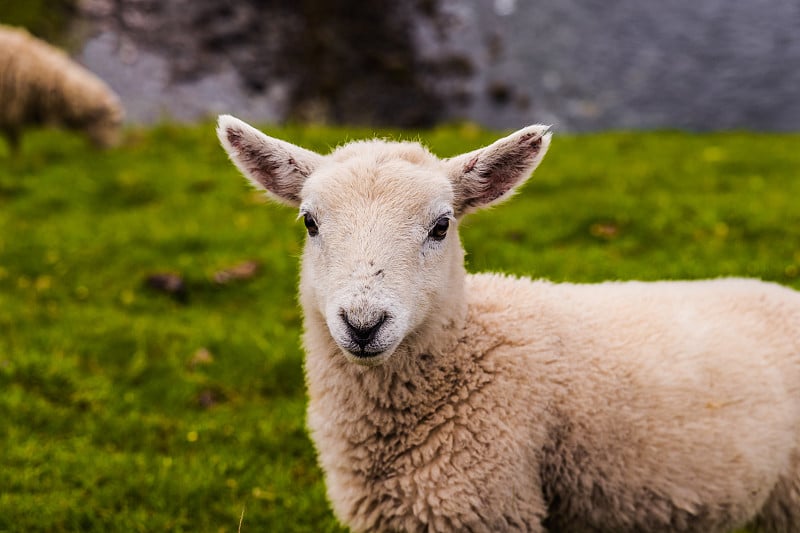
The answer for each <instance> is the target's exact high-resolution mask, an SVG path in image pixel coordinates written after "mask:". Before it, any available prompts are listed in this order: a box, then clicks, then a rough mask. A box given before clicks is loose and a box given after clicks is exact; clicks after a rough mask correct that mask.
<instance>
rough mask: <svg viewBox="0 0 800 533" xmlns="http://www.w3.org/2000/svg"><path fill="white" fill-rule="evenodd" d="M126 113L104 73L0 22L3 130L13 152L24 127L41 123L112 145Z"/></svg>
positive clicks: (0, 128) (0, 127) (0, 115)
mask: <svg viewBox="0 0 800 533" xmlns="http://www.w3.org/2000/svg"><path fill="white" fill-rule="evenodd" d="M123 116H124V111H123V108H122V105H121V104H120V101H119V98H118V97H117V95H116V94H114V92H113V91H112V90H111V89H110V88H109V87H108V85H106V84H105V82H103V81H102V80H101V79H100V78H98V77H97V76H95V75H94V74H92V73H91V72H89V71H88V70H86V69H85V68H84V67H82V66H81V65H79V64H77V63H75V62H74V61H72V60H71V59H70V58H69V57H68V56H67V55H66V54H65V53H64V52H63V51H61V50H59V49H58V48H55V47H53V46H51V45H49V44H47V43H45V42H44V41H41V40H39V39H36V38H35V37H33V36H32V35H31V34H29V33H28V32H27V31H25V30H23V29H19V28H13V27H10V26H2V25H0V131H2V133H3V134H4V135H5V137H6V140H7V141H8V145H9V147H10V149H11V151H12V152H16V151H18V149H19V144H20V137H21V134H22V130H23V129H24V128H25V127H26V126H28V125H41V124H55V125H61V126H64V127H67V128H70V129H73V130H80V131H83V132H85V133H86V134H87V135H88V137H89V139H90V140H91V141H92V142H93V143H94V144H95V145H96V146H98V147H109V146H113V145H115V144H117V143H118V142H119V137H120V126H121V123H122V120H123Z"/></svg>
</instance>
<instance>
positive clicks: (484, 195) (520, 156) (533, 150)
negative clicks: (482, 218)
mask: <svg viewBox="0 0 800 533" xmlns="http://www.w3.org/2000/svg"><path fill="white" fill-rule="evenodd" d="M542 137H543V136H542V135H540V134H538V133H527V134H525V135H523V136H521V137H520V138H519V139H518V141H517V143H516V145H515V146H512V147H510V148H508V149H507V150H506V151H504V152H502V153H500V154H490V155H489V156H488V157H486V161H480V159H481V157H480V155H479V156H477V157H475V158H474V159H473V160H472V161H470V162H469V164H468V165H467V167H466V169H465V172H477V173H478V176H477V179H476V180H475V182H473V183H474V187H473V188H472V191H470V192H471V194H469V195H468V198H467V199H466V206H467V207H477V206H481V205H486V204H488V203H491V202H493V201H495V200H497V199H498V198H500V197H501V196H503V195H504V194H506V193H508V192H509V191H510V190H511V189H513V188H514V187H515V186H516V185H517V184H518V183H520V182H521V181H523V180H524V179H525V178H527V177H528V176H527V175H526V174H527V173H529V172H530V171H531V170H529V169H530V166H531V163H532V161H533V160H534V159H535V158H536V156H537V155H539V151H540V149H541V147H542ZM532 138H533V139H534V140H533V141H532V142H531V139H532Z"/></svg>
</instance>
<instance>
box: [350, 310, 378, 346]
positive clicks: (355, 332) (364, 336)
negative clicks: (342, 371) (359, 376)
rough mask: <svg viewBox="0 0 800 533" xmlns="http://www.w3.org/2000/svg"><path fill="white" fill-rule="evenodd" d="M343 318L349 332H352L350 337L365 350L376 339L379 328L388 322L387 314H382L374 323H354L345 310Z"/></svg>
mask: <svg viewBox="0 0 800 533" xmlns="http://www.w3.org/2000/svg"><path fill="white" fill-rule="evenodd" d="M342 319H343V320H344V323H345V325H346V326H347V331H348V333H350V338H351V339H352V340H353V342H354V343H356V344H357V345H358V347H359V348H361V350H362V351H363V350H364V349H365V348H366V346H367V344H369V343H370V342H372V341H373V340H374V339H375V335H376V334H377V333H378V330H379V329H380V328H381V326H382V325H383V323H384V322H386V315H381V316H380V317H379V318H378V320H376V321H375V322H373V323H372V324H358V325H356V324H353V323H352V322H350V319H349V318H348V317H347V313H345V312H342Z"/></svg>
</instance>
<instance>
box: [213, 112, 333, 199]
mask: <svg viewBox="0 0 800 533" xmlns="http://www.w3.org/2000/svg"><path fill="white" fill-rule="evenodd" d="M217 136H218V137H219V140H220V142H221V143H222V147H223V148H225V151H227V152H228V156H229V157H230V158H231V161H233V164H234V165H236V168H238V169H239V170H240V171H241V172H242V174H244V175H245V177H246V178H247V179H249V180H250V181H251V182H253V184H254V185H255V186H256V187H258V188H260V189H264V190H265V191H267V192H268V193H269V194H270V196H272V197H273V198H275V199H276V200H278V201H280V202H283V203H286V204H289V205H293V206H295V207H296V206H299V205H300V191H301V189H302V188H303V183H304V182H305V180H306V178H307V177H308V176H309V174H311V173H312V172H314V170H315V169H316V168H317V167H318V166H319V165H321V164H322V161H323V156H321V155H319V154H317V153H315V152H312V151H310V150H306V149H305V148H300V147H299V146H295V145H294V144H291V143H288V142H286V141H281V140H280V139H274V138H272V137H269V136H267V135H265V134H263V133H261V132H260V131H258V130H257V129H255V128H254V127H252V126H250V125H248V124H246V123H244V122H242V121H241V120H239V119H237V118H235V117H232V116H230V115H220V117H219V122H218V123H217Z"/></svg>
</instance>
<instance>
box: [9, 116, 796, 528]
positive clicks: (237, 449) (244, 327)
mask: <svg viewBox="0 0 800 533" xmlns="http://www.w3.org/2000/svg"><path fill="white" fill-rule="evenodd" d="M270 132H271V133H273V134H275V135H278V136H281V137H283V138H286V139H288V140H291V141H293V142H296V143H299V144H302V145H304V146H307V147H309V148H312V149H317V150H321V151H326V150H327V149H328V148H329V147H331V146H334V145H336V144H339V143H341V142H342V141H344V140H347V139H352V138H358V137H363V136H367V135H370V134H371V132H368V131H356V130H352V129H350V130H345V129H329V128H307V129H300V128H284V129H273V130H270ZM381 134H382V135H393V136H397V135H400V136H403V137H405V138H408V137H410V136H411V134H408V135H403V134H402V133H401V134H393V133H391V132H381ZM420 138H421V139H422V140H424V141H425V142H426V143H428V144H429V145H430V146H431V147H432V149H433V151H434V152H436V153H438V154H440V155H453V154H455V153H458V152H460V151H465V150H468V149H472V148H475V147H477V146H479V145H482V144H485V143H488V142H490V141H491V140H493V139H494V138H495V134H494V133H491V132H485V131H481V130H479V129H477V128H474V127H471V126H460V127H450V128H443V129H439V130H435V131H429V132H424V133H423V134H421V136H420ZM798 199H800V136H798V135H762V134H752V133H725V134H712V135H692V134H687V133H638V134H629V133H609V134H602V135H585V136H566V135H564V136H562V135H558V136H557V137H556V139H555V141H554V143H553V146H552V148H551V151H550V154H549V155H548V156H547V159H546V160H545V162H544V163H543V164H542V166H541V167H540V170H539V171H538V172H537V173H536V175H535V178H534V179H533V180H532V181H531V182H530V183H529V184H528V185H527V186H526V187H525V189H524V191H523V192H522V193H521V194H520V195H518V196H517V197H516V198H515V199H514V200H512V201H511V202H509V203H507V204H506V205H504V206H502V207H499V208H496V209H493V210H491V211H487V212H483V213H480V214H476V215H473V216H472V217H471V218H470V219H469V220H468V222H467V223H466V224H465V227H464V230H463V232H462V238H463V240H464V243H465V246H466V248H467V250H468V262H469V267H470V269H471V270H485V269H495V270H503V271H506V272H513V273H516V274H520V275H529V276H534V277H544V278H550V279H554V280H571V281H596V280H602V279H609V278H611V279H630V278H638V279H657V278H702V277H717V276H733V275H736V276H740V275H741V276H754V277H760V278H764V279H769V280H774V281H777V282H779V283H782V284H786V285H790V286H793V287H796V288H800V200H798ZM295 217H296V215H295V213H294V212H293V211H292V210H291V209H288V208H284V207H278V206H274V205H265V204H264V201H263V200H262V198H261V197H260V196H259V195H257V194H256V193H254V192H252V191H251V190H249V188H248V187H247V186H246V185H245V183H244V180H243V179H242V178H241V177H239V176H238V174H237V173H236V171H235V170H234V168H233V167H232V166H231V165H230V164H229V163H228V162H227V160H226V158H225V156H224V154H223V152H222V150H221V148H219V147H218V145H217V142H216V139H215V137H214V135H213V127H212V125H211V124H205V125H201V126H196V127H190V128H179V127H174V126H167V125H165V126H161V127H157V128H154V129H150V130H133V131H129V132H128V136H127V140H126V143H125V145H124V146H123V147H121V148H118V149H115V150H112V151H108V152H95V151H93V150H91V149H90V148H89V147H88V146H87V144H86V143H84V141H83V140H82V139H81V138H79V137H76V136H73V135H70V134H67V133H60V132H39V133H34V134H31V135H29V136H27V137H26V138H25V143H24V149H23V152H22V154H21V155H20V157H17V158H12V157H11V156H10V155H9V154H8V153H7V152H6V151H5V147H4V146H2V145H0V443H2V448H3V451H2V453H0V531H28V532H33V531H51V532H52V531H78V530H80V531H103V532H109V531H126V532H127V531H162V530H167V531H230V532H233V531H237V529H238V527H239V521H240V517H241V515H242V512H243V511H244V518H243V523H242V528H241V529H242V531H244V532H247V531H338V530H339V529H340V528H339V526H337V524H336V521H335V519H334V518H333V517H332V515H331V513H330V511H329V509H328V506H327V504H326V500H325V493H324V487H323V485H322V481H321V476H320V471H319V470H318V468H317V467H316V464H315V458H314V452H313V449H312V447H311V444H310V442H309V440H308V438H307V436H306V434H305V430H304V408H305V399H304V391H303V371H302V353H301V350H300V346H299V340H298V337H299V330H300V313H299V310H298V308H297V306H296V301H295V284H296V278H297V256H298V255H299V253H300V250H301V243H302V239H303V233H304V232H303V228H302V224H301V223H300V222H298V221H296V220H295ZM245 261H256V262H257V263H258V264H259V265H260V270H259V271H258V272H257V273H256V275H255V276H253V277H250V278H248V279H241V280H234V281H232V282H230V283H227V284H220V283H218V282H216V281H215V274H216V273H217V272H219V271H220V270H224V269H229V268H231V267H232V266H234V265H238V264H241V263H243V262H245ZM157 273H172V274H175V275H179V276H180V277H181V278H182V279H183V280H184V281H185V295H184V296H185V298H178V297H176V295H175V294H168V293H165V292H162V291H157V290H153V289H152V288H149V287H148V286H147V284H146V283H145V279H146V278H147V277H148V276H151V275H153V274H157Z"/></svg>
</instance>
